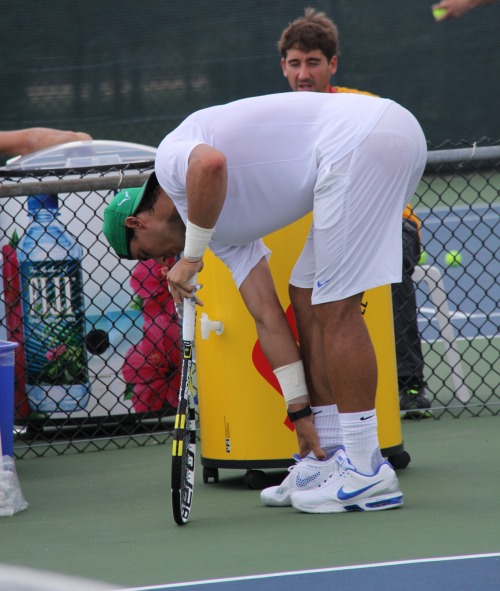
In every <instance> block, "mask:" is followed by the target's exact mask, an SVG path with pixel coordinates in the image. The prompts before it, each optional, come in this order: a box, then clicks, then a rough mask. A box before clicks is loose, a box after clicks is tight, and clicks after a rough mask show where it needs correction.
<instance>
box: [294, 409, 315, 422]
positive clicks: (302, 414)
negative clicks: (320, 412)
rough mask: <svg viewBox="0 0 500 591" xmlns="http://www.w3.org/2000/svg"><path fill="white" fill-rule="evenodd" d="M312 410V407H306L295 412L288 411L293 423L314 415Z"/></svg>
mask: <svg viewBox="0 0 500 591" xmlns="http://www.w3.org/2000/svg"><path fill="white" fill-rule="evenodd" d="M312 412H313V411H312V409H311V407H310V406H306V407H305V408H301V409H300V410H297V411H295V412H291V411H288V418H289V419H290V420H291V421H292V423H293V422H294V421H298V420H299V419H303V418H304V417H308V416H309V415H312Z"/></svg>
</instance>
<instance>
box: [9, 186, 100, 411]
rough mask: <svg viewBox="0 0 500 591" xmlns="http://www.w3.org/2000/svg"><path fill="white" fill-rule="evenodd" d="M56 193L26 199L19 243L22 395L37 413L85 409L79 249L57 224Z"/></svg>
mask: <svg viewBox="0 0 500 591" xmlns="http://www.w3.org/2000/svg"><path fill="white" fill-rule="evenodd" d="M58 207H59V203H58V197H57V195H36V196H32V197H28V212H29V215H30V216H31V222H30V224H29V225H28V227H27V229H26V232H25V234H24V236H23V237H22V239H21V240H20V242H19V246H18V258H19V268H20V275H21V297H22V307H23V324H24V335H25V355H26V395H27V398H28V401H29V404H30V407H31V409H32V410H33V411H35V412H42V413H46V414H52V413H55V412H64V413H70V412H75V411H78V410H83V409H84V408H85V407H86V405H87V403H88V401H89V393H90V384H89V378H88V365H87V353H86V349H85V313H84V312H85V310H84V297H83V278H82V265H81V259H82V254H83V253H82V248H81V246H80V245H79V244H78V242H77V240H76V238H75V237H74V236H73V235H72V234H70V233H69V232H68V231H67V230H66V228H65V226H64V225H63V224H61V222H59V221H58V219H57V216H58Z"/></svg>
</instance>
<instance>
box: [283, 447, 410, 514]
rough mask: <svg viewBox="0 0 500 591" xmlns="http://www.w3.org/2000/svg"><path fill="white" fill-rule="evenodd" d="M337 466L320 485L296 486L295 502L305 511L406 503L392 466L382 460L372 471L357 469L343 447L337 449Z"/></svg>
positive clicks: (367, 508) (372, 508) (377, 507)
mask: <svg viewBox="0 0 500 591" xmlns="http://www.w3.org/2000/svg"><path fill="white" fill-rule="evenodd" d="M333 459H334V461H335V464H336V467H335V469H333V470H332V472H331V473H330V475H329V477H328V478H327V479H326V480H325V481H324V482H322V483H321V484H320V485H319V486H316V487H315V488H313V489H311V490H300V491H298V490H295V491H294V492H293V493H292V505H293V506H294V507H295V508H296V509H298V510H299V511H304V512H305V513H343V512H344V511H380V510H382V509H395V508H396V507H400V506H401V505H402V504H403V493H402V492H401V490H400V489H399V482H398V478H397V476H396V473H395V472H394V470H393V468H392V466H391V465H390V464H389V463H388V462H382V464H380V466H379V467H378V468H377V470H376V472H375V473H374V474H371V475H367V474H361V473H360V472H358V471H356V469H355V468H354V467H353V465H352V464H351V463H350V462H349V459H348V458H347V456H346V455H345V452H344V451H343V450H339V451H337V452H336V453H335V456H334V458H333Z"/></svg>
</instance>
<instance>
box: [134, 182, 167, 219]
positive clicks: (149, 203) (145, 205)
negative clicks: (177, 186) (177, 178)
mask: <svg viewBox="0 0 500 591" xmlns="http://www.w3.org/2000/svg"><path fill="white" fill-rule="evenodd" d="M160 192H161V187H160V185H156V186H155V187H153V188H152V189H149V190H148V191H146V192H145V193H144V197H143V198H142V200H141V203H140V204H139V207H138V208H137V209H136V210H135V212H134V215H137V214H138V213H141V212H143V211H149V212H151V211H153V209H154V207H155V205H156V202H157V201H158V198H159V196H160Z"/></svg>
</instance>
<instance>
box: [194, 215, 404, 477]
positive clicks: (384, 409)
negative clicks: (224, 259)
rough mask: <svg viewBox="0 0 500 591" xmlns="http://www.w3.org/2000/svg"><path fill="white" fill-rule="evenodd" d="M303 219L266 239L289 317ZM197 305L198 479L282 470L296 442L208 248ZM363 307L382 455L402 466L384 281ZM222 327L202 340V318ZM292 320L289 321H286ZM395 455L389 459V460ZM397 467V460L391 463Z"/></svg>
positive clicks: (248, 323) (235, 296)
mask: <svg viewBox="0 0 500 591" xmlns="http://www.w3.org/2000/svg"><path fill="white" fill-rule="evenodd" d="M308 227H309V219H308V218H304V219H303V220H300V221H299V222H297V223H296V224H294V225H293V226H290V227H288V228H285V229H283V230H280V231H279V232H276V233H275V234H272V235H271V236H269V237H267V238H266V239H265V242H266V244H267V245H268V246H269V247H270V248H271V250H272V251H273V254H272V257H271V259H270V265H271V270H272V272H273V276H274V279H275V283H276V287H277V290H278V295H279V297H280V300H281V303H282V305H283V308H284V309H285V310H287V311H288V313H287V315H289V317H293V315H291V316H290V314H291V309H290V301H289V298H288V279H289V276H290V272H291V269H292V267H293V264H294V262H295V260H296V259H297V257H298V255H299V253H300V250H301V248H302V246H303V244H304V240H305V235H306V233H307V230H308ZM199 281H200V282H201V283H202V284H203V286H204V287H203V289H202V291H201V292H200V297H201V299H202V300H203V302H204V307H203V308H201V309H199V311H198V323H197V324H198V328H197V334H196V367H197V381H198V391H199V396H198V400H199V412H200V429H201V451H202V453H201V456H202V458H201V462H202V465H203V466H204V480H205V481H208V479H210V478H211V477H213V478H214V480H217V469H218V468H242V469H246V470H252V469H254V468H260V469H265V468H269V469H271V468H286V467H288V466H289V465H291V464H292V463H293V459H292V456H293V454H294V453H297V440H296V436H295V433H294V430H293V424H291V423H290V421H289V420H288V417H287V414H286V407H285V403H284V400H283V396H282V395H281V392H280V391H279V389H278V384H277V381H276V379H275V377H274V374H273V373H272V370H271V368H270V367H269V365H268V363H267V361H266V360H265V358H264V355H263V354H262V351H261V350H260V346H259V343H258V341H257V333H256V329H255V325H254V322H253V319H252V317H251V316H250V314H249V312H248V311H247V309H246V307H245V305H244V304H243V301H242V298H241V296H240V294H239V292H238V290H237V289H236V287H235V285H234V282H233V280H232V278H231V274H230V272H229V271H228V269H227V268H226V267H225V266H224V265H223V264H222V263H221V262H220V261H219V260H218V259H217V258H216V257H215V256H213V255H212V254H211V253H207V255H206V257H205V267H204V269H203V271H202V273H201V274H200V276H199ZM362 312H363V316H364V319H365V321H366V323H367V326H368V330H369V332H370V336H371V339H372V341H373V344H374V348H375V353H376V356H377V363H378V388H377V401H376V410H377V417H378V425H379V442H380V447H381V449H382V453H383V454H384V455H385V456H386V457H388V458H389V459H390V461H391V462H392V463H393V465H395V467H405V466H406V465H407V464H408V462H409V456H408V454H406V452H404V446H403V442H402V434H401V420H400V414H399V394H398V385H397V374H396V356H395V347H394V331H393V320H392V299H391V289H390V286H383V287H379V288H376V289H373V290H370V291H368V292H366V294H365V297H364V299H363V305H362ZM203 313H205V314H206V315H207V316H208V319H209V320H211V321H220V322H222V324H223V325H224V331H223V333H222V334H221V335H217V334H215V333H214V332H212V333H211V334H210V336H209V337H208V338H207V339H202V338H200V337H201V323H202V322H201V316H202V314H203ZM292 322H293V321H292ZM393 460H394V461H393ZM396 464H399V465H396Z"/></svg>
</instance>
